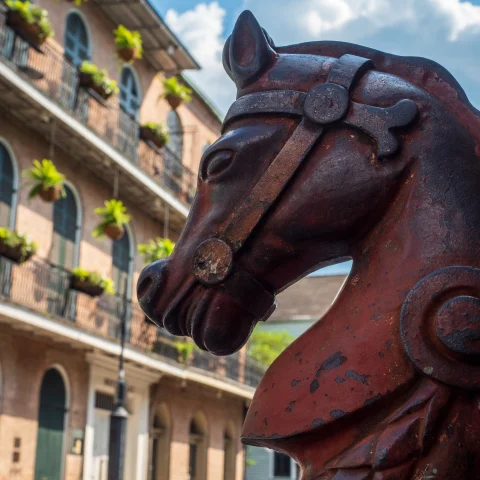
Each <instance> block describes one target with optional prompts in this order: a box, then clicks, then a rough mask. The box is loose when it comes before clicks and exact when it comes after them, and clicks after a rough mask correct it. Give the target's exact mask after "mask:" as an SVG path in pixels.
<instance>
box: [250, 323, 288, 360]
mask: <svg viewBox="0 0 480 480" xmlns="http://www.w3.org/2000/svg"><path fill="white" fill-rule="evenodd" d="M293 340H295V337H294V336H293V335H291V334H290V333H288V332H287V331H286V330H283V331H281V332H275V331H273V332H272V331H269V330H259V329H258V328H257V329H255V331H254V332H253V334H252V336H251V338H250V340H249V342H248V354H249V355H250V356H251V357H253V358H254V359H255V360H257V362H259V363H261V364H263V365H265V366H269V365H271V364H272V363H273V361H274V360H275V359H276V358H277V357H278V356H279V355H280V354H281V353H282V352H283V351H284V350H285V349H286V348H287V347H288V346H289V345H290V344H291V343H292V342H293Z"/></svg>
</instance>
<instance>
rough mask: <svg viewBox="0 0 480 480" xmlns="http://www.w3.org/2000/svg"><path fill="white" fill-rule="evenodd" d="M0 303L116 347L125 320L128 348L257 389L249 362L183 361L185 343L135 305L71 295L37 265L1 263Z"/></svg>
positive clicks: (256, 367)
mask: <svg viewBox="0 0 480 480" xmlns="http://www.w3.org/2000/svg"><path fill="white" fill-rule="evenodd" d="M0 302H2V303H7V304H10V305H14V306H18V307H22V308H24V309H28V310H31V311H35V312H37V313H40V314H42V315H44V316H46V317H48V318H50V319H53V320H55V321H56V322H59V323H62V324H64V325H69V326H74V327H75V328H77V329H79V330H81V331H88V332H91V333H93V334H95V335H96V336H100V337H103V338H106V339H109V340H112V341H114V342H116V343H118V341H119V339H120V328H121V321H122V318H125V319H126V326H127V338H126V343H127V345H128V346H129V347H132V348H134V349H136V350H137V351H140V352H142V353H145V354H148V355H151V356H154V357H157V358H161V359H162V360H166V361H167V362H169V363H172V362H173V363H174V364H175V365H177V366H180V367H182V368H184V369H190V370H197V371H201V372H203V373H207V372H208V374H209V375H213V376H215V377H217V378H226V379H229V380H233V381H235V382H239V383H243V384H246V385H249V386H252V387H256V386H257V385H258V383H259V381H260V379H261V377H262V375H263V373H264V371H265V369H264V367H263V366H261V365H260V364H258V363H257V362H255V361H254V360H253V359H250V358H247V359H243V361H242V358H241V356H240V355H238V354H235V355H232V356H230V357H216V356H214V355H211V354H209V353H207V352H203V351H200V350H198V349H196V348H195V349H193V351H191V352H190V351H189V352H188V354H187V355H182V354H181V349H179V348H178V346H179V344H180V345H182V344H184V342H186V340H185V339H179V338H178V337H174V336H172V335H169V334H168V333H167V332H166V331H165V330H164V329H162V328H158V327H156V326H155V325H153V324H152V323H150V322H148V321H146V320H145V316H144V314H143V312H142V310H141V309H140V308H139V306H138V305H136V304H135V303H132V302H130V301H126V300H125V299H124V298H122V297H119V296H113V295H103V296H101V297H98V298H92V297H90V296H88V295H86V294H83V293H80V292H77V291H74V290H72V289H71V288H70V274H69V272H67V271H66V270H64V269H62V268H60V267H58V266H55V265H51V264H49V263H47V262H45V261H42V260H37V259H33V260H30V261H29V262H27V263H25V264H23V265H17V264H15V263H14V262H12V261H10V260H8V259H6V258H1V257H0Z"/></svg>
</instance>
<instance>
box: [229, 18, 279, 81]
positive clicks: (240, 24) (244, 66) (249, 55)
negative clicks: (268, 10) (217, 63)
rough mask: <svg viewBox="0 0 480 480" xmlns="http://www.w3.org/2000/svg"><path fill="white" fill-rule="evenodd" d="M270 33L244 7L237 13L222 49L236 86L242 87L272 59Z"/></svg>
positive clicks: (253, 79)
mask: <svg viewBox="0 0 480 480" xmlns="http://www.w3.org/2000/svg"><path fill="white" fill-rule="evenodd" d="M272 47H273V41H272V39H271V38H270V36H269V35H268V34H267V32H265V30H263V28H262V27H260V25H259V23H258V22H257V19H256V18H255V17H254V16H253V13H252V12H250V11H248V10H245V11H244V12H243V13H242V14H241V15H240V17H238V20H237V23H236V24H235V28H234V29H233V33H232V35H231V37H230V38H229V39H228V40H227V43H226V44H225V48H224V51H223V65H224V67H225V70H226V71H227V73H228V75H229V76H230V77H231V78H232V79H233V81H234V82H235V84H236V85H237V88H243V87H245V86H247V85H248V84H249V83H252V82H253V81H255V80H257V79H258V77H259V76H260V75H261V74H262V73H263V72H264V71H265V70H266V69H267V68H268V67H269V66H270V65H271V64H272V63H273V61H274V60H275V56H276V53H275V50H273V48H272Z"/></svg>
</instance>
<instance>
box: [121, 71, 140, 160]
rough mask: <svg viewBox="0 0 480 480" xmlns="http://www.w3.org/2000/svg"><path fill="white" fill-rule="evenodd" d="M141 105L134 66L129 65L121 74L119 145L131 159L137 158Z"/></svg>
mask: <svg viewBox="0 0 480 480" xmlns="http://www.w3.org/2000/svg"><path fill="white" fill-rule="evenodd" d="M140 105H141V95H140V86H139V85H138V82H137V78H136V75H135V74H134V70H133V68H132V67H130V66H128V65H127V66H125V67H123V70H122V74H121V76H120V113H119V119H118V138H117V143H118V145H117V146H118V148H119V149H120V150H121V151H122V152H123V153H124V154H125V155H126V156H127V157H128V158H129V159H131V160H136V159H137V147H138V125H137V119H138V113H139V110H140Z"/></svg>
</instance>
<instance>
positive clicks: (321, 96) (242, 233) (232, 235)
mask: <svg viewBox="0 0 480 480" xmlns="http://www.w3.org/2000/svg"><path fill="white" fill-rule="evenodd" d="M369 68H373V64H372V62H371V61H370V60H367V59H365V58H361V57H356V56H353V55H344V56H343V57H341V58H340V59H339V60H337V61H336V63H335V65H334V66H333V67H332V69H331V71H330V74H329V76H328V79H327V81H326V83H323V84H320V85H317V86H316V87H315V88H313V89H312V90H311V91H310V92H309V93H308V94H306V93H303V92H294V91H289V90H284V91H274V92H260V93H253V94H250V95H246V96H245V97H242V98H240V99H239V100H237V101H236V102H235V103H234V104H233V105H232V107H231V108H230V110H229V112H228V113H227V117H226V120H225V123H224V125H226V123H228V122H230V121H231V120H232V119H234V118H238V117H241V116H246V115H254V114H262V113H263V114H265V113H275V114H283V115H293V116H302V117H303V118H302V120H301V121H300V123H299V124H298V126H297V127H296V129H295V130H294V132H293V134H292V135H291V137H290V138H289V139H288V140H287V142H286V143H285V145H284V146H283V148H282V150H281V151H280V153H279V154H278V155H277V156H276V158H275V159H274V160H273V161H272V163H271V164H270V166H269V167H268V168H267V170H266V171H265V172H264V174H263V175H262V177H261V178H260V180H259V181H258V182H257V184H256V185H255V186H254V188H253V190H252V191H251V192H250V194H249V195H248V197H247V198H246V199H245V200H244V202H243V203H242V204H241V205H240V207H239V208H238V210H237V211H236V212H235V214H234V215H233V217H232V219H231V221H230V222H229V223H228V225H227V226H226V228H225V230H224V232H223V233H222V234H220V235H219V236H218V237H217V238H210V239H208V240H206V241H204V242H203V243H202V244H201V245H200V246H199V247H198V248H197V251H196V252H195V256H194V262H193V273H194V275H195V278H196V279H197V280H198V281H199V282H200V283H202V284H203V285H206V286H215V285H221V286H222V287H223V288H224V290H225V291H226V292H227V293H229V295H230V296H231V297H232V298H233V299H234V300H235V301H237V302H238V303H239V304H240V305H241V306H242V307H243V308H245V309H246V310H248V311H249V312H250V313H251V314H252V315H254V316H255V318H265V317H266V316H267V314H268V313H269V312H270V311H271V310H272V309H274V307H275V296H274V295H273V294H272V293H271V292H269V291H268V290H267V289H265V288H264V287H263V286H262V285H261V284H260V283H259V282H258V281H257V280H256V279H255V278H253V277H252V276H251V275H250V274H248V273H247V272H245V271H244V270H242V269H241V268H240V267H239V266H238V265H237V264H235V263H234V254H235V253H236V252H238V250H240V248H241V247H242V246H243V245H244V243H245V241H246V240H247V239H248V238H249V237H250V235H251V234H252V232H253V230H254V229H255V227H256V226H257V225H258V224H259V222H260V221H261V219H262V218H263V217H264V216H265V214H266V213H267V211H268V210H269V209H270V207H271V206H272V205H273V204H274V203H275V202H276V200H277V199H278V198H279V196H280V195H281V193H282V191H283V190H284V189H285V187H286V186H287V185H288V183H289V182H290V180H291V179H292V177H293V176H294V174H295V172H296V171H297V170H298V167H299V166H300V165H301V164H302V162H303V160H304V159H305V158H306V157H307V155H308V154H309V152H310V151H311V149H312V148H313V146H314V145H315V144H316V142H317V140H318V139H319V138H320V136H321V135H322V133H323V130H324V126H325V125H328V124H331V123H334V122H336V121H338V120H341V119H342V118H343V117H344V116H345V115H346V112H347V110H348V106H349V91H350V89H351V88H352V86H353V85H354V83H355V81H356V79H358V77H359V76H360V75H361V74H362V73H363V72H365V70H367V69H369Z"/></svg>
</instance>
